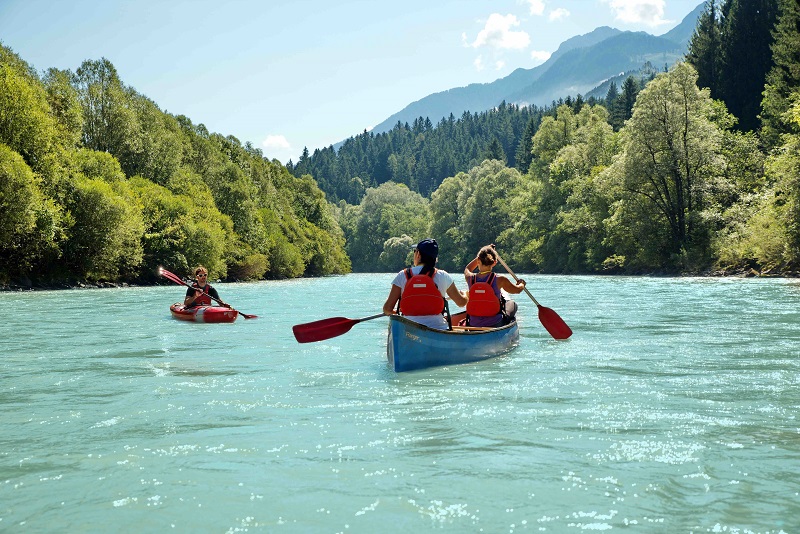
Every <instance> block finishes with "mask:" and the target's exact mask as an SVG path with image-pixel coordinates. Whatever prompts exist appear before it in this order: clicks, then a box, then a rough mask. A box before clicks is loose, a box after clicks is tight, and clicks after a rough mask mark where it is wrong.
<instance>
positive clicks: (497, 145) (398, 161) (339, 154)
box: [289, 102, 544, 205]
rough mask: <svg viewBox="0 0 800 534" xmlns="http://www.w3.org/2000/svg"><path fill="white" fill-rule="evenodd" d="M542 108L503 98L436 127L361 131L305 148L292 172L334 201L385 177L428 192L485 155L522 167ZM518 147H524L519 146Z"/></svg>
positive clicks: (353, 197) (351, 198) (357, 194)
mask: <svg viewBox="0 0 800 534" xmlns="http://www.w3.org/2000/svg"><path fill="white" fill-rule="evenodd" d="M543 114H544V111H543V110H542V109H539V108H537V107H535V106H532V107H519V106H516V105H509V104H507V103H505V102H502V103H501V104H500V105H499V106H497V107H496V108H495V109H492V110H490V111H486V112H483V113H475V114H473V113H470V112H464V113H463V114H462V116H461V117H459V118H458V119H456V117H454V116H453V115H452V114H451V115H450V116H449V117H444V118H442V119H441V120H440V121H439V122H438V123H437V124H436V125H435V126H434V125H433V123H432V122H431V121H430V119H427V118H423V117H419V118H418V119H416V120H415V121H414V122H413V124H411V125H409V124H402V123H399V122H398V123H397V124H396V125H395V126H394V128H392V129H391V130H390V131H388V132H385V133H380V134H374V133H372V132H364V133H362V134H359V135H358V136H355V137H351V138H350V139H347V140H346V141H345V142H344V143H343V144H342V146H341V147H339V148H338V149H334V147H332V146H331V147H328V148H325V149H318V150H315V151H314V153H313V154H309V152H308V150H304V152H303V154H302V155H301V156H300V159H299V161H298V162H297V164H296V165H294V166H292V165H291V162H290V165H289V167H290V168H291V169H292V173H293V174H294V175H295V176H302V175H304V174H310V175H312V176H313V177H314V178H315V179H316V180H317V183H318V184H319V187H320V189H322V190H323V191H325V193H326V194H327V195H328V197H329V198H331V199H333V200H336V201H338V200H345V201H346V202H348V203H349V204H353V205H355V204H358V203H359V202H360V201H361V199H362V197H363V196H364V194H365V191H366V189H367V188H369V187H372V188H374V187H376V186H379V185H380V184H383V183H385V182H388V181H392V182H394V183H399V184H404V185H406V186H407V187H408V188H409V189H411V190H412V191H416V192H418V193H420V194H421V195H423V196H426V197H427V196H429V195H431V193H432V192H433V191H435V190H436V188H437V187H439V185H440V184H441V183H442V181H444V179H445V178H447V177H452V176H455V175H456V174H457V173H458V172H464V171H467V170H469V169H470V168H472V167H474V166H475V165H478V164H479V163H480V162H481V161H483V160H484V159H485V158H489V159H499V160H500V161H505V162H506V163H507V164H508V165H509V166H511V167H515V166H516V167H517V168H519V169H524V170H527V167H528V165H529V164H530V141H531V138H532V136H533V133H534V132H535V129H536V125H538V123H539V121H540V120H541V117H542V116H543ZM521 145H526V146H525V148H522V149H520V146H521Z"/></svg>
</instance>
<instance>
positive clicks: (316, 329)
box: [292, 313, 383, 343]
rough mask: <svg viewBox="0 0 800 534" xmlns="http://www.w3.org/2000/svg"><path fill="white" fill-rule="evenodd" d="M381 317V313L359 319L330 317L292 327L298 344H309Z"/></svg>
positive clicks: (339, 334) (343, 332)
mask: <svg viewBox="0 0 800 534" xmlns="http://www.w3.org/2000/svg"><path fill="white" fill-rule="evenodd" d="M378 317H383V314H382V313H379V314H377V315H370V316H369V317H363V318H361V319H348V318H347V317H331V318H330V319H322V320H319V321H313V322H311V323H305V324H296V325H294V326H293V327H292V332H294V338H295V339H296V340H297V342H298V343H311V342H312V341H322V340H323V339H330V338H332V337H336V336H341V335H342V334H345V333H347V332H348V331H349V330H350V329H351V328H353V326H354V325H356V324H358V323H360V322H362V321H370V320H372V319H377V318H378Z"/></svg>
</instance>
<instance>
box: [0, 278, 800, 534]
mask: <svg viewBox="0 0 800 534" xmlns="http://www.w3.org/2000/svg"><path fill="white" fill-rule="evenodd" d="M525 278H526V280H527V281H528V287H529V288H530V289H531V291H532V293H533V294H534V296H536V298H537V300H538V301H539V302H540V303H541V304H542V305H544V306H548V307H551V308H553V309H554V310H555V311H556V312H558V313H559V315H560V316H561V317H562V318H563V319H564V320H565V321H566V322H567V324H569V325H570V327H571V328H572V330H573V332H574V334H573V336H572V337H571V338H570V339H569V340H567V341H555V340H553V339H552V338H551V337H550V336H549V335H548V334H547V332H546V330H545V329H544V328H543V327H542V325H541V323H540V322H539V320H538V318H537V315H536V306H535V305H534V304H533V303H532V302H531V301H530V300H529V299H527V297H526V296H525V294H522V295H519V296H516V297H515V300H517V302H518V303H519V308H520V311H519V317H520V326H521V328H520V333H521V336H520V343H519V346H518V347H516V349H514V350H513V351H511V352H509V353H507V354H505V355H501V356H499V357H497V358H493V359H490V360H486V361H483V362H478V363H475V364H469V365H461V366H452V367H442V368H436V369H428V370H424V371H416V372H410V373H394V372H393V371H391V370H389V368H388V366H387V364H386V325H387V321H386V319H385V318H379V319H375V320H371V321H367V322H363V323H360V324H357V325H355V326H354V327H353V329H352V330H351V331H350V332H348V333H346V334H344V335H342V336H339V337H335V338H333V339H330V340H327V341H323V342H319V343H312V344H302V345H301V344H298V343H297V342H296V341H295V340H294V337H293V336H292V332H291V326H292V325H293V324H297V323H304V322H309V321H313V320H317V319H323V318H326V317H333V316H345V317H349V318H358V317H365V316H368V315H372V314H375V313H379V312H380V308H381V305H382V304H383V301H384V299H385V297H386V294H387V292H388V288H389V283H390V280H391V275H389V274H358V275H348V276H343V277H328V278H321V279H302V280H291V281H268V282H259V283H250V284H218V285H217V286H216V287H217V288H218V290H219V291H220V295H221V296H222V298H223V299H225V300H226V301H228V302H230V303H232V304H233V305H234V306H235V307H236V308H238V309H239V310H241V311H242V312H244V313H248V314H255V315H258V316H259V318H258V319H252V320H244V319H243V318H239V319H238V320H237V321H236V322H235V323H233V324H227V325H225V324H223V325H211V324H208V325H207V324H196V323H184V322H179V321H176V320H174V319H172V318H171V317H170V314H169V310H168V307H169V305H170V304H171V303H173V302H175V301H177V300H182V298H183V292H184V288H182V287H180V286H160V287H132V288H118V289H92V290H63V291H38V292H5V293H0V309H2V311H1V312H0V318H1V319H2V320H1V321H0V349H2V357H0V416H1V419H0V531H2V532H109V531H111V532H131V533H134V532H136V533H141V532H167V531H176V532H221V533H228V532H229V533H234V532H268V533H273V532H277V533H281V532H285V533H305V532H313V533H317V532H321V533H376V532H381V533H405V532H414V531H417V532H429V531H433V532H440V533H456V532H458V533H462V532H487V533H499V532H502V533H523V532H552V533H560V532H580V531H586V530H604V531H607V530H611V531H624V532H670V533H672V532H731V533H745V532H758V533H779V532H786V533H792V532H800V483H798V480H800V421H798V419H797V416H798V413H799V412H800V363H799V362H800V360H799V359H798V357H799V356H800V281H799V280H792V279H741V278H724V279H720V278H625V277H591V276H581V277H577V276H576V277H570V276H538V275H530V276H525ZM459 286H460V287H462V288H463V287H464V283H463V280H460V282H459Z"/></svg>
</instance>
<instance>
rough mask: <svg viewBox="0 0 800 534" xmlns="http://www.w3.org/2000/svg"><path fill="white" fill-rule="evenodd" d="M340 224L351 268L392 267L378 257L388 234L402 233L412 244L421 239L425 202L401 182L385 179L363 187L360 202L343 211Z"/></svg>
mask: <svg viewBox="0 0 800 534" xmlns="http://www.w3.org/2000/svg"><path fill="white" fill-rule="evenodd" d="M340 224H341V225H342V229H343V230H344V233H345V237H346V239H347V253H348V255H349V256H350V260H351V261H352V265H353V270H354V271H357V272H381V271H384V270H387V269H394V268H395V267H396V265H385V264H383V263H382V262H381V260H380V254H381V252H383V250H384V244H385V243H386V241H387V240H388V239H390V238H392V237H402V236H403V235H406V236H409V237H411V239H412V241H413V242H415V243H416V242H418V241H420V240H421V239H423V238H425V237H426V236H427V234H426V232H427V229H428V201H427V200H425V199H424V198H423V197H422V196H421V195H419V194H418V193H414V192H412V191H410V190H409V189H408V187H406V186H405V185H402V184H395V183H392V182H387V183H385V184H382V185H380V186H379V187H376V188H370V189H367V193H366V195H364V199H363V200H362V201H361V204H359V205H358V206H353V207H349V208H347V209H345V210H344V212H343V214H342V216H341V220H340ZM387 258H388V257H387ZM389 259H392V260H393V258H389Z"/></svg>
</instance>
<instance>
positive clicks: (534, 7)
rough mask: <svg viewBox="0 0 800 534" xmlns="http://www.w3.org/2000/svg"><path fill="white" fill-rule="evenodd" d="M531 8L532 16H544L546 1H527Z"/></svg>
mask: <svg viewBox="0 0 800 534" xmlns="http://www.w3.org/2000/svg"><path fill="white" fill-rule="evenodd" d="M527 2H528V4H529V5H530V8H531V15H538V16H542V15H544V0H527Z"/></svg>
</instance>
